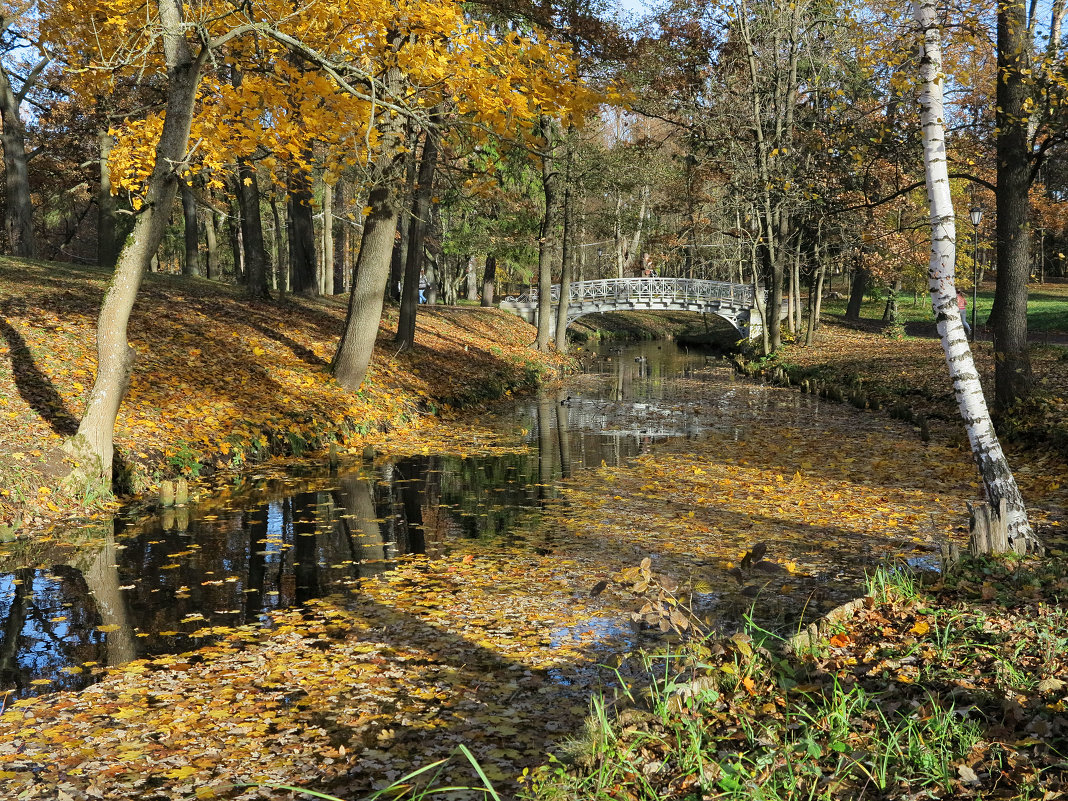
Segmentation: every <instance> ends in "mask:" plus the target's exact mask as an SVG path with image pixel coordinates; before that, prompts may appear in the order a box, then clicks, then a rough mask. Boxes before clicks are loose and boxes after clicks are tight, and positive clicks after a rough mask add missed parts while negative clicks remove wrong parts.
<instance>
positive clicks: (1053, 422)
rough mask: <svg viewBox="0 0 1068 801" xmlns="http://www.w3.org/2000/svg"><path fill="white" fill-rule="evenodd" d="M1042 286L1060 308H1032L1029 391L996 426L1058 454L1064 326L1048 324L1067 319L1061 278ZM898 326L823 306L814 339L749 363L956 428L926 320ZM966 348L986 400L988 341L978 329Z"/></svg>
mask: <svg viewBox="0 0 1068 801" xmlns="http://www.w3.org/2000/svg"><path fill="white" fill-rule="evenodd" d="M1045 291H1046V292H1047V294H1051V295H1052V296H1054V297H1059V298H1061V299H1062V300H1061V302H1062V303H1063V309H1062V310H1061V311H1060V313H1059V314H1057V315H1055V314H1053V313H1052V312H1050V311H1048V310H1047V307H1048V306H1050V305H1051V304H1050V303H1049V302H1048V301H1043V302H1042V303H1041V304H1038V305H1037V308H1038V309H1039V311H1037V312H1035V315H1034V316H1035V319H1036V320H1037V321H1040V323H1041V325H1042V329H1041V331H1040V333H1038V334H1036V335H1035V336H1034V338H1033V342H1032V345H1031V367H1032V372H1033V374H1034V379H1035V396H1034V398H1033V399H1032V400H1031V401H1030V402H1028V403H1027V404H1025V405H1022V406H1021V407H1020V408H1018V409H1015V410H1012V411H1011V412H1010V413H1009V414H1007V415H1005V416H1004V417H1003V418H1002V419H1001V420H1000V421H999V422H998V431H999V434H1000V435H1001V436H1002V438H1003V439H1004V440H1006V442H1015V443H1016V444H1017V446H1022V447H1025V448H1033V449H1036V450H1040V451H1041V450H1047V451H1050V452H1059V453H1062V454H1064V453H1068V344H1066V342H1068V332H1065V331H1063V330H1058V329H1055V328H1053V327H1052V326H1054V325H1055V324H1056V325H1062V326H1063V325H1065V324H1066V323H1068V311H1066V310H1068V285H1063V286H1062V285H1053V286H1049V287H1047V288H1046V289H1045ZM875 312H876V309H875V308H874V307H873V306H872V304H869V307H868V308H866V310H865V313H866V314H868V315H874V313H875ZM906 330H908V331H911V332H912V334H910V335H902V336H896V335H888V332H887V330H886V327H885V325H884V324H883V323H881V322H878V321H877V320H873V319H870V318H869V319H863V320H860V321H849V320H846V319H845V318H844V317H843V316H840V315H828V314H825V315H823V318H822V320H821V325H820V329H819V331H818V333H817V336H816V343H815V345H814V346H812V347H805V346H804V345H802V344H800V343H789V344H787V345H785V346H784V347H783V348H782V349H781V350H780V351H779V352H778V353H776V354H774V355H773V356H771V357H769V358H767V359H764V360H761V361H757V362H753V363H752V364H751V370H752V371H754V372H760V373H762V374H763V375H765V376H766V377H771V378H773V379H775V380H782V378H788V379H789V383H791V384H792V385H794V386H800V385H803V383H804V382H805V381H806V380H807V381H809V382H810V384H811V383H813V382H818V384H820V385H822V386H823V387H825V388H829V387H835V388H837V393H838V394H839V395H840V396H841V399H842V400H847V401H849V402H852V403H859V404H861V405H864V406H867V407H869V408H877V409H882V410H884V411H887V412H890V413H891V414H893V415H894V416H896V417H899V418H900V419H903V420H906V421H908V422H911V423H914V424H916V425H917V427H920V425H921V421H927V423H929V424H931V423H934V424H939V425H944V426H945V427H946V429H947V430H949V431H951V432H958V433H955V434H954V436H960V433H959V432H960V431H961V425H960V411H959V409H958V408H957V403H956V400H955V398H954V397H953V387H952V384H951V383H950V381H949V377H948V373H947V370H946V365H945V356H944V354H943V352H942V347H941V343H940V342H939V340H938V338H937V336H936V334H935V332H934V325H933V323H920V322H910V323H908V324H907V326H906ZM890 333H892V332H890ZM972 355H973V357H974V359H975V363H976V366H977V367H978V369H979V374H980V378H981V380H982V383H983V389H984V392H985V393H986V397H987V401H988V403H989V402H990V401H991V400H992V398H993V391H994V350H993V345H992V343H991V342H990V341H989V340H988V339H983V338H982V336H981V338H980V339H979V340H978V341H975V342H973V343H972ZM832 391H833V390H832Z"/></svg>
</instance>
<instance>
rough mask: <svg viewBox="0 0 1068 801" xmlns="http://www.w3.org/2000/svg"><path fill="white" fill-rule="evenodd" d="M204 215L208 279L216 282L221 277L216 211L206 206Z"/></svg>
mask: <svg viewBox="0 0 1068 801" xmlns="http://www.w3.org/2000/svg"><path fill="white" fill-rule="evenodd" d="M203 213H204V238H205V239H206V240H207V246H208V252H207V277H208V278H209V279H212V280H215V279H218V277H219V240H218V237H217V236H216V230H215V209H213V208H212V207H211V206H206V207H205V208H204V210H203Z"/></svg>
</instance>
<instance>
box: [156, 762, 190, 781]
mask: <svg viewBox="0 0 1068 801" xmlns="http://www.w3.org/2000/svg"><path fill="white" fill-rule="evenodd" d="M196 772H197V769H196V768H194V767H193V766H192V765H183V766H182V767H180V768H175V769H174V770H168V771H167V772H166V773H164V774H163V775H164V776H166V777H167V778H168V779H188V778H189V777H190V776H192V775H193V774H194V773H196Z"/></svg>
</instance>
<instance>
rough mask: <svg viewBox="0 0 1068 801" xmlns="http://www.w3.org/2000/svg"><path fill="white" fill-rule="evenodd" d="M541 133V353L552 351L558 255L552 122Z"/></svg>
mask: <svg viewBox="0 0 1068 801" xmlns="http://www.w3.org/2000/svg"><path fill="white" fill-rule="evenodd" d="M541 133H542V136H543V137H544V139H545V152H544V153H543V154H542V156H541V184H542V190H543V192H544V194H545V213H544V214H543V216H542V219H541V236H540V238H539V239H538V336H537V339H536V340H535V342H534V345H535V347H536V348H537V349H538V350H540V351H546V350H548V349H549V338H550V337H551V336H552V332H553V316H552V283H553V272H552V271H553V257H554V256H555V254H556V218H557V208H556V207H557V184H558V183H559V181H560V178H559V175H558V174H557V172H556V134H555V131H554V130H553V121H552V120H551V119H550V118H549V117H547V116H542V118H541Z"/></svg>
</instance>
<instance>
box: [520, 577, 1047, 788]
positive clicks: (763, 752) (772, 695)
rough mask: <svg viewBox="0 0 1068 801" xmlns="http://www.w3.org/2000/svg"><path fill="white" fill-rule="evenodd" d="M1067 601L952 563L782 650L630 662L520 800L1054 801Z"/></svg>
mask: <svg viewBox="0 0 1068 801" xmlns="http://www.w3.org/2000/svg"><path fill="white" fill-rule="evenodd" d="M1066 588H1068V570H1066V565H1065V562H1064V561H1063V559H1059V558H1058V559H1050V560H1045V561H1042V560H1035V559H1030V560H1025V561H1020V560H1016V559H1007V560H1002V561H994V560H990V559H983V560H979V561H970V560H966V561H965V562H963V563H961V564H958V565H956V566H954V567H953V569H952V570H950V571H949V572H947V573H945V574H944V575H939V576H935V577H933V579H931V581H929V582H927V583H924V582H923V581H921V579H919V578H917V577H914V576H913V575H912V574H911V573H909V572H902V571H900V570H893V569H883V570H881V571H880V572H878V573H876V574H875V575H874V576H873V577H872V579H871V580H869V582H868V587H867V595H866V596H865V597H864V600H863V602H862V603H861V604H860V605H859V609H858V610H857V611H855V612H854V613H853V614H852V615H851V616H849V617H846V618H845V619H843V620H840V621H838V622H837V623H835V624H833V625H832V626H831V628H830V629H829V631H828V632H827V634H826V636H824V637H822V638H821V639H820V640H818V641H817V642H816V643H814V644H811V645H805V646H799V647H797V648H796V649H795V651H790V650H787V651H785V652H784V650H783V647H782V646H783V643H782V642H781V641H775V640H774V638H769V637H767V633H766V632H763V631H760V630H759V629H750V630H749V631H748V632H745V633H741V634H736V635H734V636H731V637H716V638H711V639H707V640H702V639H691V640H689V641H688V642H686V643H684V644H681V645H680V644H678V643H676V645H675V646H674V647H672V648H671V651H670V654H671V655H670V656H666V655H663V654H661V655H658V656H651V655H645V656H644V657H632V659H635V660H636V661H639V662H640V663H641V667H642V670H643V672H644V674H645V681H644V682H636V683H635V685H634V688H633V691H631V690H630V689H629V688H628V689H626V690H624V691H622V692H619V693H617V694H616V695H615V696H614V697H612V698H608V699H606V700H604V701H602V702H600V703H596V704H595V705H594V714H593V715H592V716H591V717H590V719H589V720H588V721H587V725H586V729H585V731H584V732H583V733H582V734H581V735H580V736H579V737H577V738H575V739H574V740H573V741H572V742H571V743H570V746H569V747H568V748H567V749H565V751H564V752H563V753H562V754H561V757H560V758H554V759H553V760H552V761H550V762H549V764H548V765H546V766H544V767H543V768H541V769H540V770H538V771H535V772H534V773H532V774H529V775H527V776H526V779H527V787H528V794H527V795H526V796H525V797H526V798H530V799H537V801H564V799H577V798H582V799H589V801H602V800H603V801H607V799H640V801H663V800H664V799H679V800H680V801H682V800H683V799H687V800H689V801H696V800H697V799H724V800H726V799H738V800H739V801H741V799H746V800H748V799H752V798H762V799H778V800H780V801H802V799H812V798H820V799H827V801H852V799H858V798H873V799H902V800H904V799H916V798H921V797H922V798H931V799H960V798H975V799H995V798H996V799H1019V801H1023V799H1035V798H1043V799H1054V798H1061V797H1063V795H1064V793H1065V791H1066V790H1068V766H1066V764H1065V762H1064V757H1063V754H1064V750H1065V746H1066V744H1068V718H1066V716H1065V710H1066V708H1068V657H1066V656H1065V647H1066V645H1068V636H1066V632H1068V620H1066V617H1065V611H1064V609H1063V608H1062V607H1061V606H1060V604H1058V603H1057V601H1056V599H1057V598H1059V597H1062V596H1063V594H1064V592H1065V590H1066ZM679 619H680V620H684V619H685V618H684V617H682V616H680V618H679ZM681 633H682V634H685V633H686V632H681ZM643 684H644V686H642V685H643Z"/></svg>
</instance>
